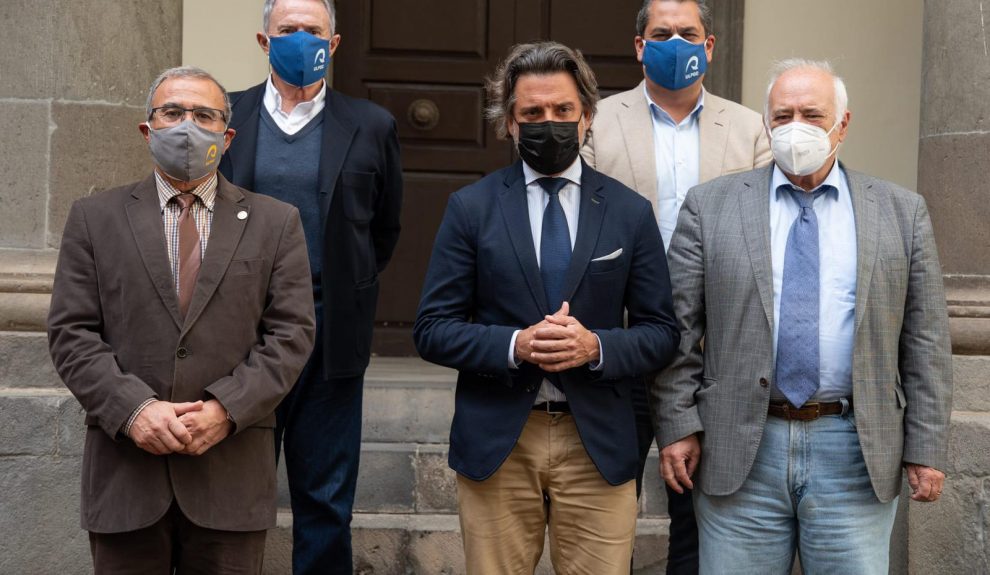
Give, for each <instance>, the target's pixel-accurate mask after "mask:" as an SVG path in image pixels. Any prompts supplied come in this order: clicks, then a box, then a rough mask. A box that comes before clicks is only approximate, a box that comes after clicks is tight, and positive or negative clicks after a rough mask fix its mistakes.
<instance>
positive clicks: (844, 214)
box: [769, 161, 857, 401]
mask: <svg viewBox="0 0 990 575" xmlns="http://www.w3.org/2000/svg"><path fill="white" fill-rule="evenodd" d="M788 184H790V181H788V179H787V177H786V176H785V175H784V173H783V172H781V171H780V168H778V167H777V166H774V168H773V178H772V179H771V181H770V190H769V193H770V247H771V252H772V260H771V268H772V270H773V333H774V336H773V354H774V362H775V363H774V364H775V365H776V361H777V334H778V333H779V331H780V330H779V328H780V293H781V288H782V287H783V284H784V254H785V253H786V251H787V236H788V234H789V233H790V230H791V225H792V224H793V223H794V220H795V218H797V217H798V214H799V213H800V211H801V208H800V207H799V206H798V203H797V200H796V199H794V197H793V196H792V195H791V193H790V192H787V191H786V190H785V189H781V186H784V185H788ZM822 186H832V187H833V189H831V190H829V191H828V192H826V193H824V194H822V195H821V196H819V197H818V198H816V199H815V201H814V204H813V205H814V208H815V215H816V216H817V217H818V257H819V260H818V261H819V275H818V281H819V291H818V294H819V302H820V303H819V316H818V317H819V320H818V333H819V336H818V338H819V339H818V341H819V344H818V345H819V357H820V362H819V366H818V367H819V374H820V386H819V388H818V391H817V392H815V395H813V396H812V397H811V401H837V400H839V399H840V398H844V397H845V398H848V397H852V360H853V342H854V333H853V332H854V330H853V327H854V325H855V322H856V259H857V256H856V218H855V215H854V213H853V206H852V196H850V195H849V182H848V181H847V180H846V176H845V174H843V173H842V170H841V169H840V168H839V162H838V161H836V162H835V165H834V166H833V167H832V171H831V172H829V174H828V177H826V178H825V181H824V182H822ZM819 188H821V186H819ZM819 188H816V189H819ZM772 397H773V398H774V399H775V400H780V399H783V398H784V396H783V394H782V393H780V391H779V390H777V389H776V386H775V388H774V389H773V390H772Z"/></svg>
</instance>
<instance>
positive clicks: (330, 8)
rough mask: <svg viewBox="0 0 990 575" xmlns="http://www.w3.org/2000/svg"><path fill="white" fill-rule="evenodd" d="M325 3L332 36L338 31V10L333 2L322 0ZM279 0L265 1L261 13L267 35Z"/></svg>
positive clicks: (331, 0)
mask: <svg viewBox="0 0 990 575" xmlns="http://www.w3.org/2000/svg"><path fill="white" fill-rule="evenodd" d="M320 1H321V2H323V7H324V8H326V9H327V14H329V15H330V35H331V36H332V35H333V31H334V30H336V29H337V9H336V8H335V7H334V4H333V0H320ZM276 2H278V0H265V7H264V8H263V9H262V11H261V22H262V24H263V25H264V27H265V34H267V33H268V25H269V24H271V21H272V10H274V9H275V3H276Z"/></svg>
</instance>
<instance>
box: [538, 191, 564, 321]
mask: <svg viewBox="0 0 990 575" xmlns="http://www.w3.org/2000/svg"><path fill="white" fill-rule="evenodd" d="M536 183H538V184H540V187H541V188H543V190H544V191H545V192H546V193H547V194H549V195H550V199H549V201H548V202H547V207H546V208H545V209H544V210H543V233H542V235H541V236H540V276H541V277H542V278H543V291H544V293H545V294H546V296H547V304H548V305H549V306H550V313H554V312H556V311H557V310H558V309H560V305H561V304H562V303H563V297H564V296H563V293H562V292H563V290H564V275H565V274H566V273H567V268H568V266H570V264H571V234H570V233H569V232H568V230H567V218H566V217H565V216H564V208H563V206H561V205H560V190H561V189H562V188H563V187H564V186H566V185H567V180H566V179H564V178H540V179H538V180H536Z"/></svg>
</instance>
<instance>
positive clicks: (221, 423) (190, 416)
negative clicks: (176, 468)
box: [176, 399, 233, 455]
mask: <svg viewBox="0 0 990 575" xmlns="http://www.w3.org/2000/svg"><path fill="white" fill-rule="evenodd" d="M179 421H180V422H181V423H182V424H183V425H185V426H186V429H187V430H189V433H191V434H192V438H193V439H192V442H191V443H190V444H189V445H186V446H185V448H183V449H182V450H181V451H177V452H176V453H183V454H185V455H202V454H204V453H206V451H207V450H208V449H209V448H211V447H213V446H214V445H216V444H217V443H220V442H221V441H223V439H224V438H226V437H227V436H228V435H230V432H231V430H232V428H233V423H231V422H230V420H228V419H227V410H226V409H224V407H223V405H221V404H220V402H219V401H217V400H215V399H211V400H209V401H205V402H203V409H202V410H200V411H192V412H189V413H186V414H184V415H183V416H181V417H180V418H179Z"/></svg>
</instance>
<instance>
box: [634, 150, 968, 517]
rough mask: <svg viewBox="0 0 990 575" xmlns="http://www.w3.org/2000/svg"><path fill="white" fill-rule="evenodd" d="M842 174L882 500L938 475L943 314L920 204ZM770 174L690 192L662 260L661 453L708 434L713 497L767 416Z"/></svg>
mask: <svg viewBox="0 0 990 575" xmlns="http://www.w3.org/2000/svg"><path fill="white" fill-rule="evenodd" d="M843 169H844V170H845V168H844V167H843ZM845 173H846V176H847V177H848V180H849V187H850V194H851V195H852V203H853V211H854V213H855V218H856V238H857V256H858V269H857V278H856V312H855V313H856V316H855V343H854V352H853V401H854V405H855V412H856V425H857V430H858V432H859V441H860V445H861V446H862V448H863V454H864V456H865V459H866V465H867V468H868V469H869V473H870V479H871V481H872V483H873V489H874V491H875V492H876V494H877V497H878V498H879V499H880V500H881V501H889V500H891V499H892V498H893V497H895V496H897V494H898V493H899V492H900V481H901V466H902V463H904V462H908V463H916V464H921V465H927V466H931V467H935V468H938V469H943V470H944V469H945V465H946V458H947V448H948V424H949V412H950V406H951V400H952V366H951V357H952V356H951V350H950V345H949V327H948V314H947V312H946V303H945V294H944V292H943V287H942V274H941V269H940V267H939V263H938V254H937V252H936V249H935V238H934V237H933V234H932V225H931V221H930V219H929V217H928V210H927V207H926V205H925V201H924V199H922V197H921V196H919V195H917V194H915V193H913V192H910V191H908V190H905V189H903V188H900V187H898V186H896V185H894V184H892V183H890V182H885V181H883V180H879V179H876V178H872V177H870V176H867V175H865V174H860V173H858V172H854V171H851V170H845ZM771 174H772V164H771V165H770V166H767V167H764V168H760V169H756V170H753V171H749V172H744V173H739V174H732V175H729V176H725V177H722V178H718V179H716V180H713V181H711V182H708V183H706V184H703V185H700V186H697V187H695V188H692V189H691V190H690V191H689V192H688V194H687V197H686V198H685V201H684V207H683V208H682V209H681V212H680V215H679V217H678V221H677V229H676V231H675V232H674V236H673V239H672V240H671V245H670V250H669V252H668V254H667V258H668V260H669V262H670V272H671V278H670V279H671V284H672V288H673V293H674V310H675V312H676V314H677V320H678V323H679V325H680V329H681V343H680V347H679V349H678V351H677V355H676V357H675V359H674V362H673V363H672V364H671V365H670V366H669V367H668V368H667V369H666V370H665V371H664V372H663V373H661V374H660V375H659V376H658V377H657V378H656V380H655V381H654V383H653V385H652V386H651V389H650V400H651V411H652V415H653V419H654V424H655V425H656V428H657V430H658V431H657V440H658V442H659V443H660V445H661V446H666V445H669V444H671V443H673V442H675V441H677V440H679V439H682V438H684V437H687V436H688V435H691V434H693V433H703V434H702V436H701V443H702V457H701V464H700V467H699V471H698V477H697V478H696V480H697V481H700V487H701V489H702V490H703V491H704V492H705V493H707V494H709V495H728V494H731V493H733V492H735V491H736V490H737V489H739V487H740V485H742V482H743V480H745V478H746V477H747V475H749V471H750V468H751V467H752V465H753V460H754V458H755V457H756V451H757V448H758V447H759V444H760V439H761V437H762V435H763V426H764V424H765V422H766V418H767V404H768V403H769V401H770V388H771V384H772V382H773V376H774V366H773V358H772V354H773V352H772V349H773V347H772V346H773V341H772V337H773V331H772V329H773V285H772V281H773V274H772V272H771V269H770V266H771V256H770V204H769V202H770V195H769V194H770V192H769V187H770V176H771ZM709 327H710V329H709ZM702 340H704V349H702Z"/></svg>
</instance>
